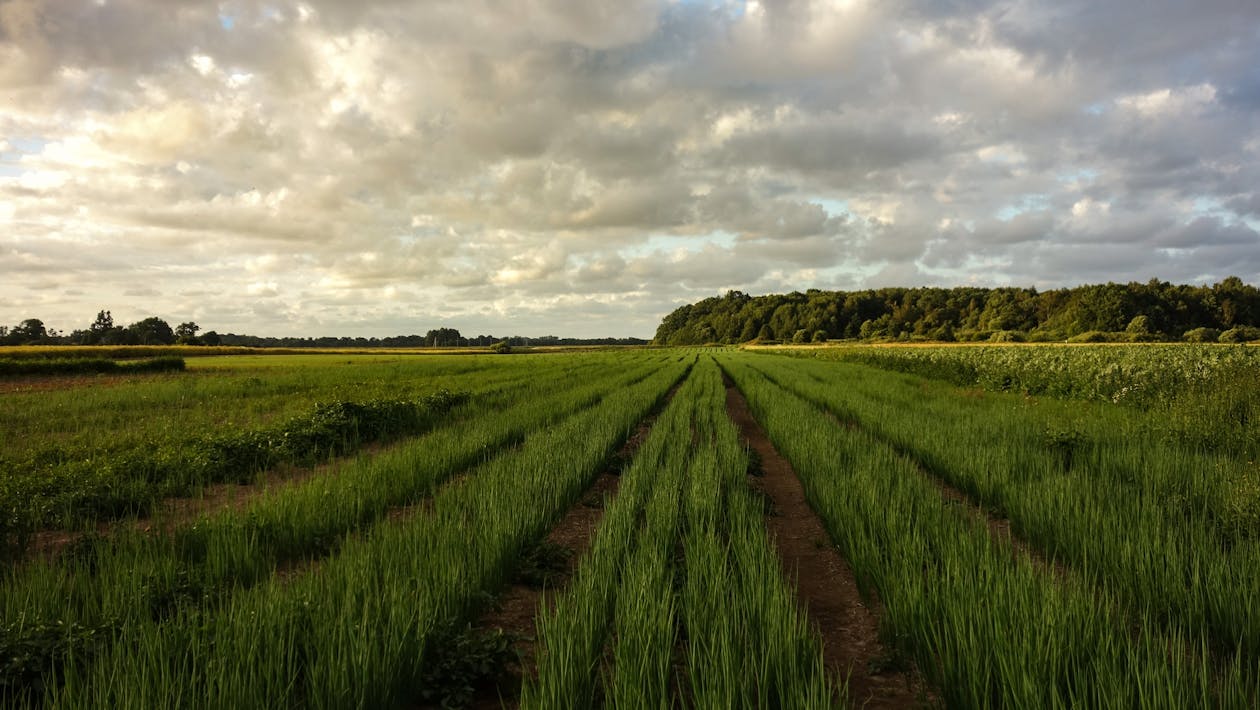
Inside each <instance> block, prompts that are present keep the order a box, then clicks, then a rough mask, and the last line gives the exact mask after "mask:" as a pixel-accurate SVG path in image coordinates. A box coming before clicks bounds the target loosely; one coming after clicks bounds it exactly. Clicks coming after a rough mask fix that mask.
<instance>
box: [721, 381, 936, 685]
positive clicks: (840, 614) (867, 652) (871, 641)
mask: <svg viewBox="0 0 1260 710" xmlns="http://www.w3.org/2000/svg"><path fill="white" fill-rule="evenodd" d="M726 408H727V412H728V413H729V414H730V416H731V419H732V420H733V421H734V422H735V424H736V425H737V426H738V427H739V428H740V430H741V432H742V433H743V436H744V439H745V440H746V441H747V443H748V446H749V447H750V448H752V449H753V450H754V451H756V452H757V454H758V455H759V456H760V457H761V467H762V472H763V474H762V475H761V476H759V477H750V478H749V483H750V485H752V486H753V487H754V488H756V489H757V490H759V491H760V492H761V493H762V494H764V495H765V496H766V497H768V498H769V499H770V501H771V503H772V508H771V514H769V515H767V517H766V519H765V522H766V528H767V530H768V531H769V533H770V536H771V538H772V540H773V541H774V546H775V549H776V550H777V551H778V554H779V558H780V560H781V562H782V564H783V569H784V572H785V573H786V574H787V576H788V578H789V579H793V580H795V582H796V584H795V586H796V592H797V596H798V598H799V599H800V603H801V606H802V607H803V608H804V609H805V610H806V612H807V613H808V616H809V620H810V623H811V624H812V625H813V626H814V628H815V630H816V631H817V632H818V634H819V636H820V637H821V638H822V642H823V658H824V661H825V662H826V664H827V667H828V668H829V669H830V670H831V671H832V673H834V674H835V676H836V678H837V679H842V678H845V677H846V676H847V677H848V684H849V701H850V703H851V704H852V705H854V706H855V707H860V708H917V707H926V706H930V705H932V704H933V701H932V693H931V691H930V689H929V688H928V686H927V684H926V683H925V682H924V680H923V678H922V676H920V675H919V674H918V673H917V672H915V671H914V670H913V669H911V670H901V669H900V668H890V666H903V665H905V663H901V664H892V663H890V662H889V660H890V659H892V658H895V656H893V654H891V653H890V650H889V649H888V648H886V647H885V646H884V644H883V643H882V642H881V641H880V638H879V616H880V608H879V601H878V600H877V599H870V600H866V599H863V598H862V595H861V593H860V592H859V591H858V584H857V578H856V577H855V576H854V574H853V570H852V569H851V568H850V567H849V565H848V563H847V562H846V561H845V560H844V558H843V557H842V556H841V555H840V553H839V551H838V550H837V549H836V548H835V547H834V546H833V545H832V544H831V542H830V538H829V536H828V535H827V530H826V528H824V527H823V524H822V520H820V519H819V517H818V515H817V514H816V513H815V512H814V510H813V509H812V508H810V507H809V503H808V502H807V501H806V499H805V491H804V489H803V488H802V487H801V482H800V479H799V478H797V476H796V472H795V471H794V470H793V469H792V465H791V464H790V463H788V461H787V459H785V458H783V457H782V456H781V455H779V452H778V451H777V450H776V449H775V448H774V445H773V444H772V443H771V442H770V439H769V437H767V436H766V433H765V430H763V429H762V428H761V425H760V424H759V423H758V422H757V420H756V419H754V418H753V416H752V413H751V412H750V411H749V409H748V402H747V400H745V399H744V395H743V394H742V393H741V392H740V391H739V390H738V389H737V388H736V387H735V386H734V384H733V383H732V382H731V381H730V380H729V378H726Z"/></svg>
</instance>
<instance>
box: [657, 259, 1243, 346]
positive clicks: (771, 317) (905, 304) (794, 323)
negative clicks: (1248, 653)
mask: <svg viewBox="0 0 1260 710" xmlns="http://www.w3.org/2000/svg"><path fill="white" fill-rule="evenodd" d="M1257 326H1260V289H1257V288H1256V287H1255V286H1252V285H1250V284H1247V283H1244V282H1243V281H1242V279H1239V278H1238V277H1236V276H1231V277H1229V278H1226V279H1224V280H1223V281H1221V282H1220V283H1217V284H1214V285H1211V286H1190V285H1179V284H1171V283H1168V282H1166V281H1160V280H1158V279H1151V280H1150V281H1148V282H1146V283H1138V282H1131V283H1127V284H1117V283H1105V284H1093V285H1086V286H1078V287H1074V288H1062V289H1053V290H1047V291H1038V290H1037V289H1035V288H1018V287H1004V288H979V287H970V286H960V287H956V288H929V287H921V288H881V289H866V290H862V291H821V290H818V289H810V290H808V291H806V292H805V293H801V292H799V291H794V292H792V293H788V294H771V295H765V296H750V295H748V294H746V293H743V292H740V291H729V292H727V293H726V295H724V296H715V297H712V298H706V299H704V300H702V301H699V302H697V303H692V304H689V305H685V306H682V307H680V308H678V309H676V310H675V311H674V312H672V313H670V314H669V315H667V316H665V319H664V320H663V321H662V322H661V324H660V326H659V327H658V328H657V330H656V337H655V339H654V341H653V342H655V343H657V344H661V345H698V344H703V343H742V342H751V341H760V342H797V343H801V342H822V341H826V340H835V339H849V340H870V341H942V342H953V341H995V342H1001V341H1021V340H1029V341H1042V342H1053V341H1077V342H1081V341H1085V342H1103V341H1148V340H1149V341H1157V340H1191V341H1198V342H1204V341H1217V340H1221V341H1224V342H1242V341H1249V340H1257V339H1260V327H1257Z"/></svg>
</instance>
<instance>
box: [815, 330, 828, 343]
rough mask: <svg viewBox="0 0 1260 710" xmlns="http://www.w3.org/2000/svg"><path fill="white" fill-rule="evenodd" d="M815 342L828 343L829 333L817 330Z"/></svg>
mask: <svg viewBox="0 0 1260 710" xmlns="http://www.w3.org/2000/svg"><path fill="white" fill-rule="evenodd" d="M814 342H815V343H825V342H827V331H825V330H815V331H814Z"/></svg>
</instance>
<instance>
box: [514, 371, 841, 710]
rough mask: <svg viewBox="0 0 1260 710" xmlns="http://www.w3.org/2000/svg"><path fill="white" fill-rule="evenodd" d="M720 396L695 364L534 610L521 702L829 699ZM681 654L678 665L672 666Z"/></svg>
mask: <svg viewBox="0 0 1260 710" xmlns="http://www.w3.org/2000/svg"><path fill="white" fill-rule="evenodd" d="M724 402H725V398H724V389H723V387H722V383H721V378H720V374H719V372H718V370H717V367H716V366H715V364H714V363H713V361H712V360H709V359H705V360H702V361H701V362H700V363H699V364H698V365H697V367H696V370H695V371H694V372H693V374H692V377H691V378H690V379H689V380H688V381H687V383H686V385H684V387H683V388H682V389H681V390H680V391H679V392H678V394H677V395H676V396H675V398H674V401H673V402H672V403H671V404H670V406H669V408H668V409H667V410H666V411H665V412H664V413H663V414H662V416H661V417H660V418H659V419H658V420H657V422H656V425H655V426H654V427H653V430H652V432H651V434H650V435H649V437H648V439H647V441H646V442H645V443H644V445H643V447H642V448H641V449H640V452H639V455H638V456H636V458H635V460H634V462H633V463H632V465H631V466H630V467H629V468H628V469H627V470H626V471H625V473H623V475H622V484H621V487H620V491H619V493H618V496H617V498H616V499H615V501H614V502H613V504H612V505H611V506H610V507H609V509H608V511H607V513H606V514H605V517H604V519H603V521H602V522H601V524H600V527H599V530H598V531H597V533H596V537H595V540H594V541H593V544H592V547H591V550H590V552H589V553H588V555H587V557H586V558H585V559H584V560H583V562H582V565H581V567H580V568H579V570H578V573H577V575H576V577H575V578H574V580H573V582H572V584H571V586H570V587H569V588H568V589H567V590H566V591H565V592H564V593H563V594H562V595H560V596H559V598H558V599H557V600H556V602H555V606H554V608H553V610H552V611H551V612H550V613H546V614H544V615H543V616H542V617H541V618H540V619H539V621H538V638H539V643H540V646H541V651H540V655H539V659H538V676H537V678H536V679H527V682H526V685H525V688H524V693H523V697H522V703H521V704H522V707H527V708H535V707H537V708H542V707H547V708H550V707H573V708H584V707H595V706H598V705H600V704H606V705H608V706H612V707H636V708H639V707H669V706H672V705H680V706H689V705H694V706H696V707H808V708H822V707H831V706H832V705H833V704H835V703H839V702H840V700H841V697H842V696H840V695H838V691H837V689H836V687H835V685H834V684H833V681H832V679H830V678H828V677H827V675H826V672H825V670H824V667H823V661H822V654H821V646H820V644H819V641H818V639H817V637H816V636H815V635H813V633H812V631H811V630H810V629H809V627H808V624H807V622H806V621H805V616H804V614H803V612H802V610H801V609H799V608H798V607H797V605H796V599H795V595H794V593H793V592H792V590H791V587H790V585H789V584H788V583H787V581H786V580H784V579H783V578H782V576H781V573H780V568H779V566H778V564H777V560H776V558H775V554H774V552H773V549H772V547H771V545H770V542H769V540H768V539H767V538H766V533H765V529H764V527H763V526H762V524H761V508H760V506H759V505H758V503H757V502H756V501H755V499H754V498H753V496H752V494H751V492H750V491H749V490H748V488H747V486H746V484H745V482H744V481H743V480H742V479H743V476H744V472H745V471H746V470H747V459H746V458H745V453H744V451H743V449H742V447H741V445H740V443H739V438H738V433H737V432H736V430H735V428H734V425H733V424H731V422H730V421H729V419H727V417H726V414H725V406H724ZM680 552H681V554H679V553H680ZM684 637H685V639H686V641H685V644H683V646H684V648H683V649H682V650H681V652H678V655H677V656H675V655H674V654H675V653H676V652H675V647H674V644H675V643H676V642H680V641H681V640H682V639H683V638H684ZM679 657H681V658H682V659H683V660H685V672H682V673H676V672H671V661H673V662H674V663H677V658H679ZM601 681H602V682H601Z"/></svg>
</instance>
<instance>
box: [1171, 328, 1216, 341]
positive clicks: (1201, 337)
mask: <svg viewBox="0 0 1260 710" xmlns="http://www.w3.org/2000/svg"><path fill="white" fill-rule="evenodd" d="M1220 337H1221V331H1219V330H1217V329H1216V328H1195V329H1194V330H1187V331H1186V332H1185V334H1184V335H1182V336H1181V339H1182V340H1184V341H1186V342H1187V343H1214V342H1216V341H1217V339H1219V338H1220Z"/></svg>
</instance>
